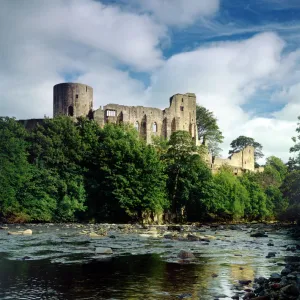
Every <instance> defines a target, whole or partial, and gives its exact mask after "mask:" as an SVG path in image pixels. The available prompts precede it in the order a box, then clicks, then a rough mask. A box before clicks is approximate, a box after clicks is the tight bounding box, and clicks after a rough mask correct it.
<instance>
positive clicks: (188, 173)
mask: <svg viewBox="0 0 300 300" xmlns="http://www.w3.org/2000/svg"><path fill="white" fill-rule="evenodd" d="M168 145H169V148H168V151H167V153H166V155H165V159H166V163H167V168H166V173H167V175H168V179H167V191H168V195H169V199H170V202H171V208H172V213H173V215H175V218H176V220H177V221H180V220H182V218H184V217H186V207H187V205H189V203H191V202H192V201H195V200H197V199H196V198H197V197H198V196H197V191H199V189H200V184H201V182H202V181H206V180H208V178H209V177H210V176H211V172H210V170H209V169H208V167H207V165H206V164H205V162H204V161H203V160H202V158H201V155H202V154H203V153H202V152H201V148H198V147H196V146H195V142H194V141H193V139H192V137H191V136H190V134H189V133H188V132H186V131H176V132H174V133H173V134H172V135H171V137H170V140H169V142H168Z"/></svg>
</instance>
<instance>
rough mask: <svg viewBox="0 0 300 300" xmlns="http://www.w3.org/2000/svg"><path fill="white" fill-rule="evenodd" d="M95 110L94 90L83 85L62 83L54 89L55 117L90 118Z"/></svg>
mask: <svg viewBox="0 0 300 300" xmlns="http://www.w3.org/2000/svg"><path fill="white" fill-rule="evenodd" d="M92 109H93V88H92V87H90V86H88V85H85V84H81V83H71V82H68V83H60V84H56V85H55V86H54V87H53V116H54V117H56V116H58V115H65V116H70V117H74V118H77V117H81V116H89V115H90V113H91V112H92Z"/></svg>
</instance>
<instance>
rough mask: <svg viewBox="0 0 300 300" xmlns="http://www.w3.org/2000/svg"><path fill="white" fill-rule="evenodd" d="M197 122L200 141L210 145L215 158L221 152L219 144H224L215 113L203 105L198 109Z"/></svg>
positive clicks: (209, 147)
mask: <svg viewBox="0 0 300 300" xmlns="http://www.w3.org/2000/svg"><path fill="white" fill-rule="evenodd" d="M196 122H197V129H198V139H199V141H200V142H201V143H202V144H203V145H208V150H209V151H210V153H212V154H213V155H214V156H215V155H218V154H219V153H220V152H221V150H222V149H221V148H220V147H219V144H220V143H222V142H223V139H224V137H223V135H222V132H221V130H220V128H219V126H218V124H217V118H216V117H215V116H214V114H213V112H211V111H209V110H208V109H206V108H205V107H203V106H201V105H197V107H196Z"/></svg>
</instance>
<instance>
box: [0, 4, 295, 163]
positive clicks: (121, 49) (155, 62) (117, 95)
mask: <svg viewBox="0 0 300 300" xmlns="http://www.w3.org/2000/svg"><path fill="white" fill-rule="evenodd" d="M134 1H135V0H132V1H131V0H130V1H129V2H131V3H133V2H134ZM174 1H176V4H174ZM174 1H169V0H164V2H161V1H158V0H152V1H150V0H149V1H148V0H147V1H146V0H145V1H143V2H139V3H142V4H140V5H141V6H142V11H143V13H137V12H136V11H134V10H132V11H128V9H127V8H126V7H125V8H121V7H117V6H112V5H104V4H102V3H101V2H99V1H93V0H77V1H66V0H53V1H39V0H32V1H30V2H28V3H27V2H26V3H23V2H18V3H17V2H15V1H10V0H3V1H2V3H1V10H0V43H1V48H0V115H9V116H12V115H14V116H16V117H18V118H41V117H43V116H44V114H46V115H48V116H51V115H52V88H53V85H55V84H57V83H59V82H64V81H65V79H66V78H70V80H72V81H73V80H76V81H79V82H82V83H86V84H88V85H91V86H93V88H94V95H95V96H94V99H95V101H94V103H95V107H96V108H97V107H98V106H99V105H105V104H107V103H110V102H114V103H120V104H125V105H147V106H156V107H161V108H164V107H166V106H167V105H168V99H169V97H170V96H171V95H173V94H175V93H185V92H194V93H196V95H197V99H198V103H199V104H202V105H204V106H205V107H207V108H208V109H210V110H212V111H213V112H214V113H215V115H216V116H217V118H218V120H219V124H220V127H221V129H222V131H223V134H224V136H225V143H224V146H223V148H224V154H227V151H228V146H229V144H230V142H231V141H232V140H233V139H235V138H236V137H238V136H239V135H242V134H243V135H248V136H251V137H254V138H255V140H257V141H258V142H260V143H262V144H263V146H264V150H265V153H266V155H271V154H274V155H278V156H279V157H281V158H283V159H287V158H288V156H289V153H288V149H289V147H290V146H291V140H290V137H291V136H293V135H294V130H295V127H296V121H297V120H296V117H297V115H298V112H300V101H299V100H298V95H299V93H300V86H299V82H300V73H299V72H298V71H299V63H300V50H296V51H294V52H290V53H287V54H285V52H284V49H285V42H284V41H283V39H281V38H280V37H279V36H278V35H277V34H275V33H263V34H258V35H256V36H254V37H252V38H249V39H245V40H243V41H239V42H236V41H229V42H218V43H212V44H209V45H208V44H207V45H204V46H201V47H199V48H197V49H194V50H193V51H190V52H182V53H179V54H176V55H173V56H171V57H170V58H169V59H164V57H163V55H162V50H161V44H160V43H161V42H163V41H164V40H165V39H168V36H167V33H168V28H167V27H166V25H169V26H174V25H176V26H177V25H178V26H188V25H190V24H192V23H193V22H195V21H196V20H198V19H199V18H204V19H205V20H207V19H206V17H209V16H213V14H214V13H216V12H217V11H218V9H219V1H213V0H211V1H209V2H207V1H200V0H199V1H192V0H191V1H189V2H187V1H183V0H174ZM135 3H136V2H135ZM161 3H163V5H162V7H161V8H159V7H158V4H161ZM171 3H172V4H173V5H171ZM205 3H206V5H204V4H205ZM183 4H184V5H183ZM155 19H156V21H155ZM208 19H209V18H208ZM157 20H159V22H157ZM202 21H203V20H202ZM127 70H128V71H127ZM132 70H133V71H142V72H146V73H147V74H149V75H151V84H150V86H149V87H145V86H144V84H143V83H142V81H139V80H138V79H134V78H132V77H131V75H130V74H131V73H130V71H132ZM272 86H276V87H279V92H276V93H274V95H273V97H272V98H271V99H270V100H271V101H274V102H276V101H277V102H281V103H284V104H285V107H284V108H283V109H282V110H280V111H278V112H275V113H273V118H272V119H270V118H258V117H256V116H255V115H254V116H252V115H251V114H250V112H249V111H244V110H243V109H242V108H241V107H242V105H243V104H246V103H247V104H249V101H251V100H250V99H251V96H253V95H254V94H255V93H256V92H257V91H258V90H259V89H268V88H270V87H272ZM256 98H257V97H256ZM256 101H257V99H256ZM250 104H251V103H250Z"/></svg>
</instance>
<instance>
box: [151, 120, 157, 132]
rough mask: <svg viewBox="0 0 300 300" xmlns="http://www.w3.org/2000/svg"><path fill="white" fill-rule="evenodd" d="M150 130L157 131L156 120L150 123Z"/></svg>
mask: <svg viewBox="0 0 300 300" xmlns="http://www.w3.org/2000/svg"><path fill="white" fill-rule="evenodd" d="M152 131H153V132H157V123H156V122H154V123H153V125H152Z"/></svg>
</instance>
